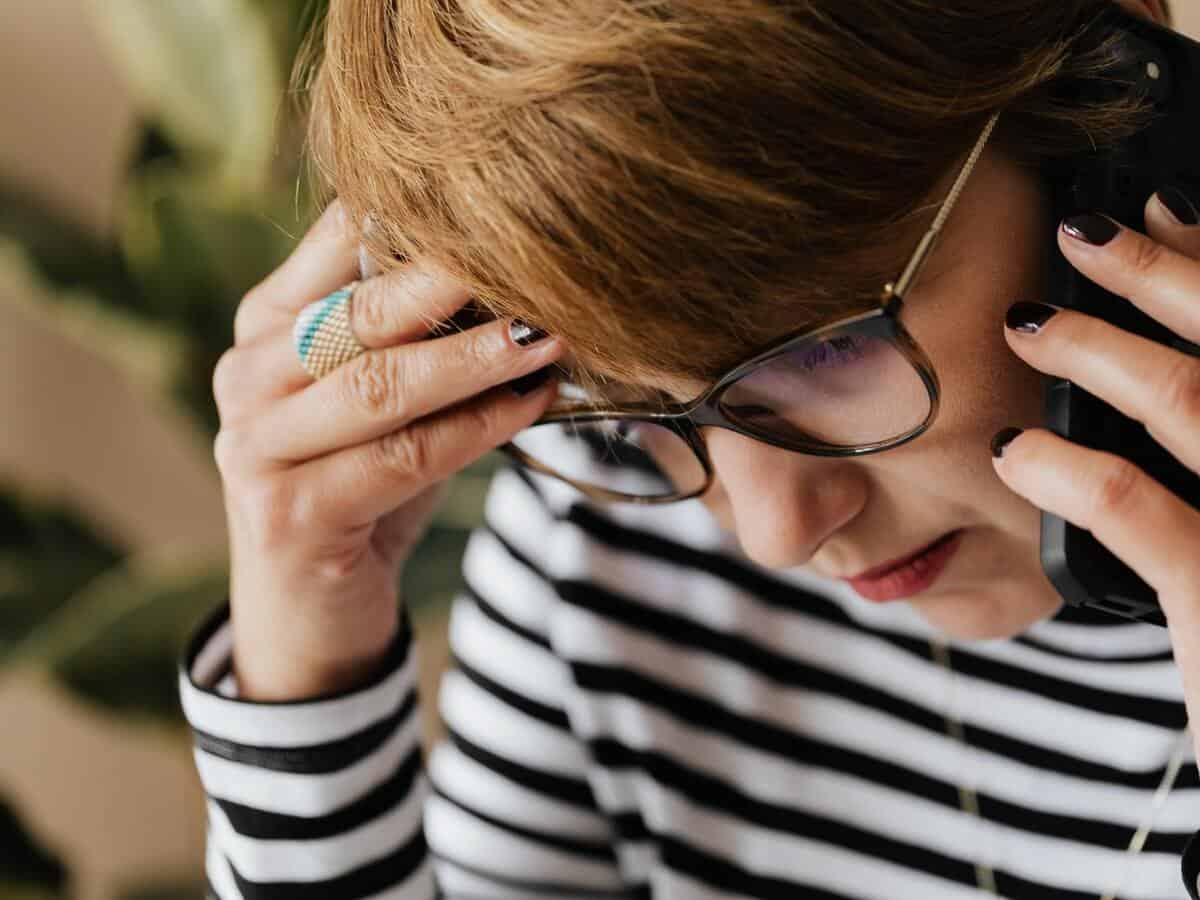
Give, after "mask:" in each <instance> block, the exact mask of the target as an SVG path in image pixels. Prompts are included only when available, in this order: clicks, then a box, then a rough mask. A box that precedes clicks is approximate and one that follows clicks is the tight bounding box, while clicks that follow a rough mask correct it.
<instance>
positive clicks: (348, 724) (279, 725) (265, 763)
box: [178, 474, 647, 900]
mask: <svg viewBox="0 0 1200 900" xmlns="http://www.w3.org/2000/svg"><path fill="white" fill-rule="evenodd" d="M497 482H498V483H497V484H494V485H493V488H492V491H491V496H490V497H489V508H493V509H494V508H495V506H496V504H497V503H500V504H503V508H504V509H505V516H504V518H505V519H506V520H511V519H513V513H514V510H513V507H512V504H513V503H524V504H526V505H527V507H528V508H529V511H530V514H531V516H542V517H545V516H548V515H549V513H548V511H547V510H545V509H544V508H541V509H537V508H535V507H534V505H533V504H534V501H535V498H534V496H533V493H530V490H531V485H530V483H528V482H526V481H524V480H523V479H521V478H518V477H516V476H515V475H511V474H510V475H508V476H505V477H501V478H498V479H497ZM534 493H536V492H534ZM517 518H518V519H519V518H520V517H519V516H518V517H517ZM542 521H543V523H544V524H549V520H548V519H543V520H542ZM518 543H521V541H520V540H519V539H518ZM464 568H465V571H466V574H467V581H468V585H469V587H468V588H467V589H466V590H465V591H464V592H463V593H462V594H460V595H459V596H458V597H457V598H456V599H455V602H454V605H453V607H452V611H451V617H450V648H451V656H452V660H453V667H452V668H451V669H450V670H449V671H447V672H446V673H445V674H444V676H443V679H442V686H441V690H440V701H439V711H440V713H441V716H442V718H443V720H444V722H445V724H446V730H447V733H448V737H447V739H446V740H443V741H441V742H440V743H439V744H438V745H437V746H435V747H434V748H433V750H432V752H431V753H430V755H429V759H428V762H427V764H426V761H425V760H424V759H423V757H422V749H421V747H422V745H421V733H420V709H419V698H418V695H417V687H416V686H417V652H418V650H419V648H418V647H417V645H416V644H415V643H414V639H413V632H412V628H411V623H410V621H409V619H408V616H407V615H404V616H403V617H402V621H401V627H400V630H399V631H398V633H397V636H396V638H395V640H394V641H393V643H392V645H391V647H390V648H389V650H388V653H387V655H386V658H385V660H384V661H383V662H382V663H381V665H380V667H379V669H378V670H377V671H376V673H375V674H374V675H373V676H372V677H371V678H370V679H369V681H368V682H367V683H366V684H363V685H361V686H358V687H356V688H355V689H353V690H348V691H343V692H339V693H335V694H330V695H327V696H322V697H318V698H314V699H311V700H305V701H298V702H260V701H248V700H244V699H241V698H239V697H238V696H237V684H236V678H235V676H234V675H233V674H232V673H231V660H232V629H231V625H230V620H229V615H230V609H229V603H228V601H226V602H225V603H223V604H222V605H221V606H220V607H219V608H218V609H216V610H214V611H213V613H211V614H210V615H209V616H208V617H207V618H206V619H205V620H204V621H203V622H201V623H200V624H199V626H198V627H197V629H196V631H195V632H194V633H193V635H192V637H191V639H190V641H189V643H188V646H187V647H186V649H185V650H184V653H183V656H182V657H181V659H180V662H179V673H178V676H179V690H180V698H181V703H182V706H183V711H184V714H185V716H186V718H187V720H188V723H189V725H190V726H191V729H192V734H193V739H194V756H195V762H196V768H197V772H198V774H199V776H200V781H201V783H202V785H203V787H204V790H205V793H206V795H207V817H208V823H207V826H208V830H207V846H206V873H207V878H208V890H209V892H210V895H211V896H213V897H216V898H219V900H242V898H245V900H285V898H286V900H292V898H296V900H300V898H305V900H307V898H310V897H312V898H315V897H320V898H322V900H326V898H328V900H339V898H380V900H382V898H385V897H386V898H388V900H428V898H435V897H436V898H442V897H445V898H464V900H465V898H468V897H469V898H471V900H483V898H504V900H516V898H521V900H529V898H531V897H543V898H548V900H556V898H565V897H572V898H581V897H596V898H612V897H627V896H633V895H634V893H631V892H630V891H629V890H628V889H627V886H626V885H625V884H624V883H623V881H622V879H621V877H620V873H619V867H618V865H617V862H616V858H615V855H614V852H613V846H612V829H611V824H610V823H609V822H608V820H607V819H606V818H605V817H604V816H603V815H602V814H601V813H600V812H599V810H598V809H597V807H596V804H595V800H594V797H593V795H592V791H591V789H590V787H589V784H588V781H587V754H586V748H585V747H584V746H583V744H582V742H580V741H579V739H578V738H577V737H576V736H575V735H574V734H573V733H572V731H571V728H570V724H569V720H568V717H567V714H566V711H565V710H566V700H567V697H566V694H567V691H568V690H569V678H568V677H567V673H566V671H565V663H564V662H563V661H562V660H561V659H560V658H559V657H557V656H556V655H555V654H554V652H553V651H552V649H551V646H550V643H549V641H548V640H547V637H546V634H545V632H544V628H545V625H544V618H543V619H541V620H540V621H539V618H538V617H539V616H543V617H544V614H545V604H547V603H548V602H551V600H552V596H553V587H552V584H551V583H550V582H549V580H548V579H547V578H546V577H545V576H544V575H543V574H541V573H540V572H539V571H538V570H537V568H536V561H535V560H532V559H530V558H529V557H527V556H525V554H524V553H522V552H521V551H520V550H518V549H516V547H515V546H514V545H512V544H509V543H508V542H507V541H506V539H505V537H504V536H503V535H502V534H500V533H499V532H498V531H497V530H495V529H493V528H490V527H489V528H483V529H480V530H478V531H477V532H475V533H474V534H473V535H472V537H471V540H470V542H469V544H468V551H467V557H466V559H465V561H464ZM636 896H647V894H646V893H645V892H644V888H642V889H641V890H639V891H637V892H636Z"/></svg>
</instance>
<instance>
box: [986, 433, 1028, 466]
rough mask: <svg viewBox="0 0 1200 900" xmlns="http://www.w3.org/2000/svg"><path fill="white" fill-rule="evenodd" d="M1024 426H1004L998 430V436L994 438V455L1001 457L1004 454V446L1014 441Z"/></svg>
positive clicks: (997, 457)
mask: <svg viewBox="0 0 1200 900" xmlns="http://www.w3.org/2000/svg"><path fill="white" fill-rule="evenodd" d="M1022 431H1024V429H1023V428H1002V429H1001V430H1000V431H997V432H996V436H995V437H993V438H992V456H993V457H994V458H996V459H999V458H1000V457H1002V456H1003V455H1004V448H1005V447H1007V446H1008V445H1009V444H1011V443H1012V442H1013V438H1015V437H1017V436H1018V435H1019V434H1020V433H1021V432H1022Z"/></svg>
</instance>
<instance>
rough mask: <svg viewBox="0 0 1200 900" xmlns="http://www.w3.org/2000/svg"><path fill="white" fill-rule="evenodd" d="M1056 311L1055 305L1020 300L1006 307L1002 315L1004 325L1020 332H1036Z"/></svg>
mask: <svg viewBox="0 0 1200 900" xmlns="http://www.w3.org/2000/svg"><path fill="white" fill-rule="evenodd" d="M1056 312H1058V310H1057V309H1056V308H1055V307H1053V306H1048V305H1047V304H1045V303H1030V302H1028V301H1026V300H1022V301H1021V302H1020V303H1014V304H1013V305H1012V306H1010V307H1009V308H1008V313H1007V314H1006V315H1005V316H1004V325H1005V327H1007V328H1011V329H1012V330H1013V331H1019V332H1020V333H1021V334H1037V333H1038V332H1039V331H1041V330H1042V326H1043V325H1045V324H1046V323H1047V322H1048V321H1050V317H1051V316H1053V315H1054V314H1055V313H1056Z"/></svg>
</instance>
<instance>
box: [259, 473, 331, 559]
mask: <svg viewBox="0 0 1200 900" xmlns="http://www.w3.org/2000/svg"><path fill="white" fill-rule="evenodd" d="M250 499H251V501H252V502H251V504H250V506H249V509H250V510H251V511H252V512H251V515H252V522H253V526H252V527H253V529H254V532H255V543H256V544H257V545H258V546H259V547H262V548H264V549H270V548H273V547H294V546H295V544H296V539H297V537H299V536H301V535H304V536H308V537H311V536H312V535H313V534H315V533H318V529H319V528H320V527H321V526H320V509H319V506H320V504H319V503H318V502H317V495H316V494H314V493H313V492H311V491H303V490H300V487H299V484H298V483H297V481H296V479H294V478H284V477H275V478H270V479H263V480H261V481H259V482H257V484H256V487H255V490H254V491H253V496H252V497H251V498H250Z"/></svg>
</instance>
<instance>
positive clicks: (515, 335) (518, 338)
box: [508, 319, 546, 347]
mask: <svg viewBox="0 0 1200 900" xmlns="http://www.w3.org/2000/svg"><path fill="white" fill-rule="evenodd" d="M508 335H509V337H511V338H512V340H513V343H514V344H516V345H517V346H518V347H528V346H529V345H530V344H535V343H537V342H538V341H540V340H541V339H542V338H544V337H545V336H546V332H544V331H542V330H541V329H540V328H534V327H533V326H532V325H526V324H525V323H524V322H522V321H521V320H520V319H513V320H512V322H511V323H509V326H508Z"/></svg>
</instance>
